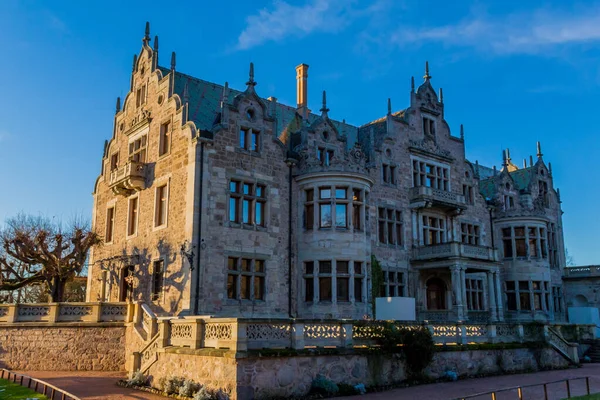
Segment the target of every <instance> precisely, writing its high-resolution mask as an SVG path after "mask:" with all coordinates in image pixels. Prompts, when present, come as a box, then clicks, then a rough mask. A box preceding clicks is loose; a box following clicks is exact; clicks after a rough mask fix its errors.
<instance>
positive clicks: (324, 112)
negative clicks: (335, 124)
mask: <svg viewBox="0 0 600 400" xmlns="http://www.w3.org/2000/svg"><path fill="white" fill-rule="evenodd" d="M319 111H321V114H322V115H323V116H327V112H328V111H329V108H327V92H326V91H325V90H323V107H322V108H321V109H320V110H319Z"/></svg>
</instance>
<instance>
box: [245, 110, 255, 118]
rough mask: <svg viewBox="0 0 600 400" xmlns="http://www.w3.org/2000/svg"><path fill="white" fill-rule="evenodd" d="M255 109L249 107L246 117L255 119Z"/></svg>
mask: <svg viewBox="0 0 600 400" xmlns="http://www.w3.org/2000/svg"><path fill="white" fill-rule="evenodd" d="M254 115H255V114H254V110H253V109H251V108H249V109H247V110H246V118H248V121H254Z"/></svg>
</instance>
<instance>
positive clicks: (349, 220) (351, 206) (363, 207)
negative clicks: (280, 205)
mask: <svg viewBox="0 0 600 400" xmlns="http://www.w3.org/2000/svg"><path fill="white" fill-rule="evenodd" d="M322 188H323V189H330V190H331V191H332V193H333V194H335V188H339V189H343V188H346V189H347V192H346V197H347V198H346V199H333V198H330V199H319V196H320V189H322ZM301 190H302V192H303V195H302V197H301V201H302V203H303V204H298V208H299V210H303V215H300V221H301V223H302V225H301V228H302V229H304V231H313V232H316V231H318V230H325V231H326V230H332V229H333V228H335V226H334V225H335V224H334V221H335V217H336V215H335V211H336V210H335V205H334V204H337V203H338V202H339V203H344V204H346V205H347V209H346V227H345V228H342V227H337V228H335V229H336V230H339V231H344V232H345V231H349V232H365V231H366V229H367V207H368V206H367V203H368V198H369V191H368V189H366V188H365V187H364V186H362V185H356V184H354V185H353V184H352V183H348V184H343V183H339V184H337V183H336V184H320V183H312V184H310V185H305V186H303V187H302V188H301ZM311 190H312V195H313V197H312V200H308V199H309V197H308V195H307V193H308V192H310V191H311ZM357 194H358V196H357ZM331 197H335V196H331ZM334 200H335V203H334ZM320 204H330V205H331V208H332V215H331V222H332V226H331V227H321V212H320V207H319V205H320ZM311 206H312V207H311ZM311 210H312V212H313V218H312V222H313V225H312V227H310V226H307V224H308V223H310V221H311V218H310V217H308V216H307V213H309V212H311ZM357 211H358V212H359V214H360V215H359V216H358V219H359V222H360V224H359V226H358V227H357V226H356V224H355V222H356V213H357Z"/></svg>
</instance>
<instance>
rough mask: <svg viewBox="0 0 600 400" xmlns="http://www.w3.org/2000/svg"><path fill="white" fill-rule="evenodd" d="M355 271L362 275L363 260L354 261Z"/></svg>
mask: <svg viewBox="0 0 600 400" xmlns="http://www.w3.org/2000/svg"><path fill="white" fill-rule="evenodd" d="M354 273H355V274H356V275H361V274H362V262H360V261H354Z"/></svg>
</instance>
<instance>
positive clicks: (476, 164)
mask: <svg viewBox="0 0 600 400" xmlns="http://www.w3.org/2000/svg"><path fill="white" fill-rule="evenodd" d="M475 169H476V170H477V176H479V160H475Z"/></svg>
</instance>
